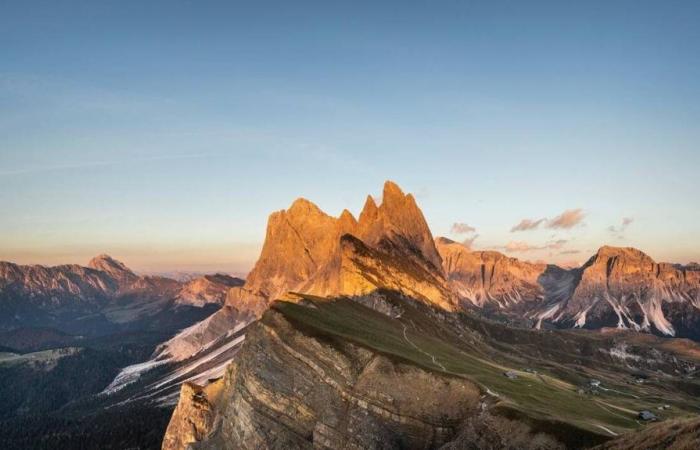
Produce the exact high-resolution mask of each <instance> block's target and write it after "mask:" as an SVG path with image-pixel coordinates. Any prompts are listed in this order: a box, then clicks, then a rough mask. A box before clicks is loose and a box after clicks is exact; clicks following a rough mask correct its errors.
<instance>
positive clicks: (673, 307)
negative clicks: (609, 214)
mask: <svg viewBox="0 0 700 450" xmlns="http://www.w3.org/2000/svg"><path fill="white" fill-rule="evenodd" d="M436 244H437V249H438V251H439V252H440V255H441V256H442V260H443V267H444V271H445V274H446V276H447V279H448V280H449V286H450V288H451V289H452V291H453V292H454V293H455V294H456V295H457V296H458V297H459V298H460V300H462V302H463V304H466V305H467V306H468V307H477V308H481V309H485V310H486V311H491V312H494V311H495V312H496V313H498V314H502V315H506V316H508V315H509V314H510V315H511V316H513V317H518V318H528V319H530V321H531V323H532V324H534V325H535V326H536V327H542V326H543V325H544V324H546V323H549V324H553V325H555V326H558V327H564V328H590V329H599V328H605V327H615V328H622V329H631V330H635V331H645V332H653V333H657V334H663V335H668V336H682V337H691V338H693V339H699V338H700V271H699V270H697V269H696V268H695V266H693V265H689V266H687V267H684V266H678V265H673V264H667V263H657V262H655V261H654V260H653V259H652V258H651V257H649V256H648V255H646V254H645V253H643V252H641V251H640V250H637V249H634V248H620V247H610V246H604V247H601V248H600V249H599V250H598V252H597V253H596V254H595V255H594V256H593V257H591V258H590V259H589V260H588V261H587V262H586V263H585V264H584V265H583V266H581V267H579V268H574V269H562V268H560V267H556V266H552V265H549V266H547V265H544V264H533V263H528V262H524V261H519V260H518V259H516V258H509V257H507V256H505V255H503V254H501V253H498V252H493V251H471V250H469V249H468V248H466V247H465V246H463V245H462V244H460V243H457V242H454V241H451V240H449V239H446V238H438V239H437V240H436Z"/></svg>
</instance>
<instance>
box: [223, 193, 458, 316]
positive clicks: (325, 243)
mask: <svg viewBox="0 0 700 450" xmlns="http://www.w3.org/2000/svg"><path fill="white" fill-rule="evenodd" d="M348 236H349V237H348ZM353 239H354V240H355V243H354V244H353V243H352V242H351V241H352V240H353ZM360 247H362V250H361V251H360V250H359V248H360ZM368 257H370V258H371V257H375V258H377V259H382V260H383V261H392V262H391V264H392V265H393V266H394V267H397V268H398V267H399V266H402V265H404V266H405V265H406V264H410V265H413V266H415V267H417V268H418V269H417V270H418V271H420V272H421V274H420V277H422V278H423V280H421V282H427V281H426V280H427V279H428V278H429V279H430V281H429V282H430V283H433V284H444V282H445V280H444V278H443V274H442V261H441V259H440V255H439V254H438V251H437V249H436V248H435V244H434V242H433V237H432V234H431V233H430V229H429V228H428V225H427V223H426V221H425V218H424V217H423V214H422V213H421V211H420V209H419V208H418V206H417V205H416V202H415V199H414V198H413V196H412V195H411V194H408V195H406V194H404V193H403V192H402V191H401V189H400V188H399V187H398V186H397V185H396V184H395V183H393V182H391V181H387V182H386V183H385V184H384V191H383V196H382V203H381V204H380V205H379V206H377V204H376V203H375V202H374V199H373V198H372V197H371V196H369V197H367V201H366V202H365V206H364V208H363V210H362V213H361V214H360V218H359V220H355V218H354V217H353V215H352V214H351V213H350V212H349V211H347V210H344V211H343V212H342V214H341V215H340V217H338V218H335V217H331V216H329V215H327V214H325V213H324V212H323V211H321V210H320V209H319V208H318V207H317V206H316V205H314V204H313V203H311V202H309V201H308V200H306V199H298V200H296V201H295V202H294V203H293V204H292V206H291V207H290V208H289V209H288V210H285V211H278V212H275V213H273V214H272V215H271V216H270V218H269V220H268V225H267V233H266V236H265V243H264V245H263V249H262V252H261V254H260V258H259V259H258V261H257V263H256V264H255V267H254V268H253V270H252V271H251V272H250V275H249V276H248V278H247V280H246V283H245V285H244V286H243V287H241V288H237V289H233V290H232V291H231V293H230V295H229V301H228V303H229V305H231V306H234V307H241V306H243V307H244V308H246V309H251V308H252V309H255V310H256V311H257V312H258V313H262V312H263V311H264V310H265V309H266V306H267V303H269V302H270V301H272V300H275V299H276V298H279V297H280V296H283V295H285V294H286V293H287V292H290V291H300V292H314V293H323V294H324V295H358V294H359V293H361V294H364V293H366V292H367V290H368V289H372V288H375V289H376V288H377V287H391V288H400V286H399V284H401V283H398V282H395V281H396V280H395V279H393V280H391V281H387V282H386V283H384V280H382V275H383V274H382V273H381V272H376V274H378V275H379V276H376V275H375V276H374V280H373V281H372V282H370V283H369V284H367V283H365V281H366V279H367V277H361V278H364V281H362V282H361V283H360V284H361V286H356V285H354V284H353V283H352V281H353V280H351V278H352V277H350V274H351V273H352V272H357V270H358V269H357V268H351V267H349V265H351V264H352V262H353V261H357V260H358V259H360V258H364V259H365V261H366V260H367V258H368ZM392 278H395V277H392ZM355 280H357V279H355ZM357 281H359V280H357ZM385 284H386V286H385ZM403 284H404V285H405V284H410V285H414V286H416V285H417V284H420V283H417V282H416V281H415V280H412V281H409V282H408V283H403ZM437 290H439V291H441V292H440V294H439V296H438V297H436V298H435V301H436V302H437V303H439V304H444V305H447V304H449V303H450V300H449V299H447V298H446V297H447V296H449V294H448V293H447V292H446V291H445V290H444V289H437ZM429 291H430V292H428V291H426V292H423V294H424V295H421V297H422V298H425V299H427V300H430V299H431V298H433V294H434V293H435V291H436V289H434V286H431V288H430V289H429Z"/></svg>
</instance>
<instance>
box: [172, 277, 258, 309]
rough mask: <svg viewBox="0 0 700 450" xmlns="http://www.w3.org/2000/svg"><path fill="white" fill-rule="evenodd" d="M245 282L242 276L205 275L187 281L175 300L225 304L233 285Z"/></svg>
mask: <svg viewBox="0 0 700 450" xmlns="http://www.w3.org/2000/svg"><path fill="white" fill-rule="evenodd" d="M243 284H244V281H243V280H241V279H240V278H235V277H230V276H228V275H223V274H216V275H204V276H201V277H197V278H194V279H192V280H190V281H188V282H186V283H185V284H184V285H183V286H182V288H181V289H180V292H179V293H178V295H177V298H176V300H175V301H176V303H177V304H181V305H192V306H204V305H208V304H219V305H223V304H224V303H225V301H226V297H227V296H228V291H229V290H230V289H231V288H233V287H238V286H243Z"/></svg>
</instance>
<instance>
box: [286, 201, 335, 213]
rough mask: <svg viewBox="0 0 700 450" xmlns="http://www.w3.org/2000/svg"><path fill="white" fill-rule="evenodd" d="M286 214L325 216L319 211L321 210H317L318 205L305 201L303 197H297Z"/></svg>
mask: <svg viewBox="0 0 700 450" xmlns="http://www.w3.org/2000/svg"><path fill="white" fill-rule="evenodd" d="M286 212H287V214H290V215H300V214H301V215H309V214H313V215H324V216H325V215H326V214H325V213H324V212H323V211H321V208H319V207H318V205H316V204H315V203H314V202H312V201H310V200H307V199H305V198H304V197H299V198H297V199H296V200H294V201H293V202H292V204H291V205H290V207H289V208H288V209H287V210H286Z"/></svg>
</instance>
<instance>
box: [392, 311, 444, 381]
mask: <svg viewBox="0 0 700 450" xmlns="http://www.w3.org/2000/svg"><path fill="white" fill-rule="evenodd" d="M401 325H403V338H404V339H406V342H408V343H409V344H411V346H412V347H413V348H415V349H416V350H418V351H419V352H421V353H422V354H424V355H426V356H430V359H432V360H433V364H435V365H436V366H440V368H441V369H442V370H443V372H447V369H446V368H445V366H443V365H442V364H441V363H440V361H438V360H437V359H435V357H434V356H433V355H431V354H430V353H428V352H426V351H424V350H423V349H421V348H420V347H418V346H417V345H416V344H414V343H413V342H412V341H411V340H410V339H409V338H408V335H406V324H404V323H402V324H401Z"/></svg>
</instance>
